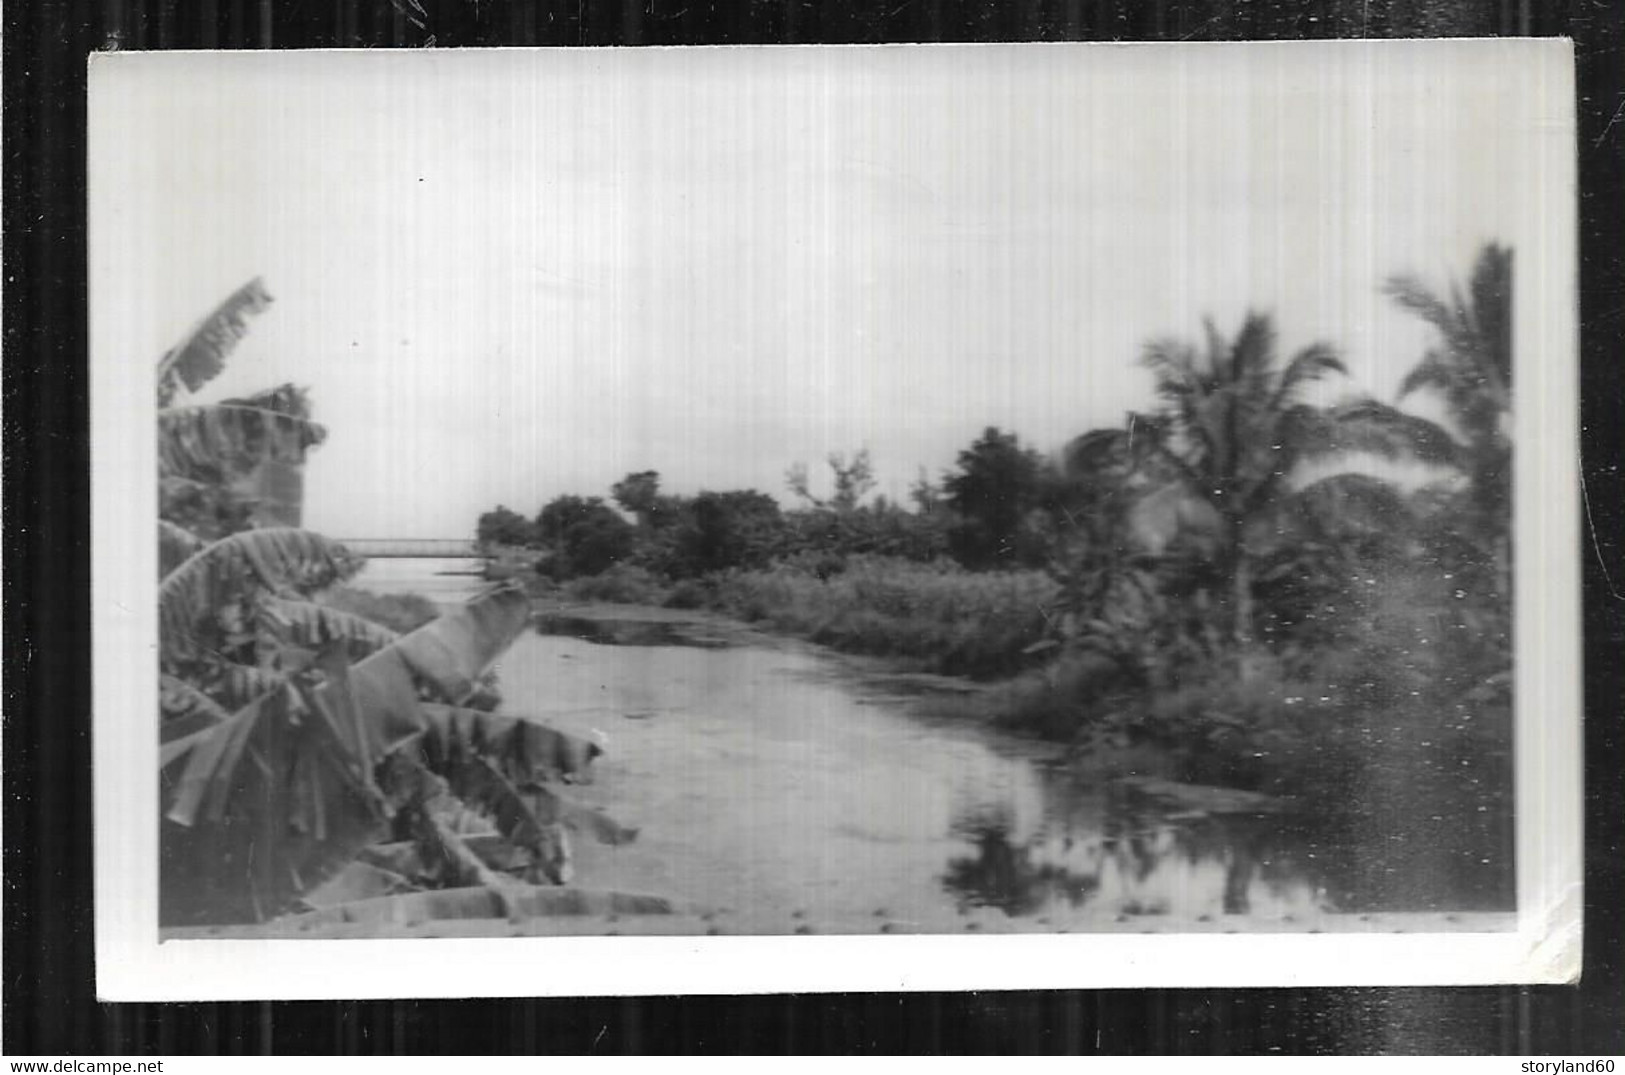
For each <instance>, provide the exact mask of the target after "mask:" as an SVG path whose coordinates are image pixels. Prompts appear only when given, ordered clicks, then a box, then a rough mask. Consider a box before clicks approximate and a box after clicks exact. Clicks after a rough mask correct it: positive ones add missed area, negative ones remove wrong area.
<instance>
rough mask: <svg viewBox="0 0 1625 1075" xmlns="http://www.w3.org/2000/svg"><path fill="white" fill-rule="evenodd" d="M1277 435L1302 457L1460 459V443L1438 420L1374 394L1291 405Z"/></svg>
mask: <svg viewBox="0 0 1625 1075" xmlns="http://www.w3.org/2000/svg"><path fill="white" fill-rule="evenodd" d="M1280 435H1281V438H1282V440H1283V441H1286V442H1288V443H1290V445H1291V447H1292V449H1293V450H1294V451H1295V452H1296V453H1297V454H1300V455H1304V456H1328V455H1341V454H1346V453H1350V452H1364V453H1370V454H1372V455H1378V456H1382V457H1383V458H1385V459H1415V460H1417V461H1418V462H1422V463H1431V464H1435V465H1438V466H1455V465H1458V464H1459V462H1460V458H1461V446H1460V445H1459V444H1457V443H1456V441H1455V439H1454V438H1453V437H1451V436H1450V434H1449V433H1448V432H1446V431H1445V430H1444V429H1443V428H1442V427H1440V426H1439V425H1438V424H1436V423H1434V422H1430V421H1428V420H1427V419H1426V418H1419V417H1417V416H1416V415H1413V414H1407V413H1406V412H1404V411H1402V410H1399V409H1398V408H1397V407H1390V406H1389V405H1387V404H1385V403H1379V402H1378V401H1376V400H1374V399H1363V400H1356V401H1354V402H1351V403H1344V404H1340V405H1338V406H1336V407H1332V408H1329V409H1326V410H1316V409H1315V408H1311V407H1304V406H1298V407H1294V408H1291V409H1290V410H1289V411H1288V412H1287V414H1286V415H1284V416H1283V420H1282V425H1281V434H1280Z"/></svg>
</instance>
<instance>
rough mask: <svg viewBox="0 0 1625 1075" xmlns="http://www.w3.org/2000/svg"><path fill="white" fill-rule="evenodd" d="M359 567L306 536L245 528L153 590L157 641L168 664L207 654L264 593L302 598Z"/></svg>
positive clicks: (344, 553) (332, 546) (338, 549)
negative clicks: (156, 611)
mask: <svg viewBox="0 0 1625 1075" xmlns="http://www.w3.org/2000/svg"><path fill="white" fill-rule="evenodd" d="M360 566H361V564H360V561H359V560H358V559H357V558H356V557H354V556H352V555H351V554H350V553H349V552H348V550H346V549H345V548H344V546H342V545H340V544H338V543H337V542H334V541H330V540H328V539H327V538H324V537H322V536H321V535H319V534H313V533H311V532H310V531H307V530H296V529H292V528H286V527H279V528H273V529H266V530H246V531H243V532H242V533H239V534H233V535H232V536H230V537H228V538H224V539H222V540H220V541H217V542H215V543H214V544H212V545H209V546H208V547H207V548H204V549H202V550H201V551H199V552H197V553H195V554H194V555H192V556H190V557H188V558H187V559H186V561H185V562H184V563H182V564H181V565H180V566H179V567H177V568H175V570H173V571H171V572H170V573H169V574H168V575H166V576H165V577H164V580H163V582H162V583H161V584H160V586H159V590H158V604H159V620H158V623H159V637H160V639H161V640H162V643H163V653H164V656H165V658H166V659H180V658H188V657H197V656H207V655H209V654H212V653H215V652H218V651H219V650H220V649H221V648H222V643H221V641H220V635H221V634H222V633H224V632H229V631H231V630H232V629H233V628H234V627H238V626H239V621H240V620H242V619H244V618H247V617H250V616H252V615H253V613H254V611H255V605H254V602H255V601H256V600H257V599H258V598H259V597H260V596H262V595H266V594H290V595H291V594H303V593H310V592H313V591H315V590H318V589H321V588H323V587H326V586H330V585H332V584H333V583H335V582H341V581H343V580H344V579H347V578H349V577H350V576H351V575H353V574H355V572H356V571H357V570H359V569H360Z"/></svg>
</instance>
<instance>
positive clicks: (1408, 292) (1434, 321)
mask: <svg viewBox="0 0 1625 1075" xmlns="http://www.w3.org/2000/svg"><path fill="white" fill-rule="evenodd" d="M1382 291H1383V294H1385V295H1387V296H1388V297H1389V298H1390V299H1392V300H1393V301H1394V302H1395V304H1397V305H1398V306H1399V307H1400V308H1401V309H1404V310H1408V311H1410V312H1411V313H1413V314H1415V315H1416V316H1417V317H1420V318H1421V319H1422V320H1423V321H1426V322H1427V323H1428V324H1430V325H1432V326H1433V327H1434V328H1435V329H1437V330H1438V331H1439V334H1440V335H1442V336H1444V337H1445V338H1446V339H1447V340H1451V339H1455V338H1456V337H1457V336H1458V335H1459V334H1460V331H1461V326H1460V325H1458V324H1457V323H1456V318H1455V315H1454V314H1453V313H1452V312H1451V309H1450V307H1449V306H1448V305H1446V304H1445V303H1444V301H1443V300H1441V299H1440V298H1439V297H1438V296H1437V295H1435V294H1434V293H1433V289H1432V288H1430V287H1428V285H1427V284H1426V282H1424V281H1423V280H1421V279H1420V278H1418V277H1416V276H1412V275H1409V274H1404V273H1402V274H1400V275H1397V276H1392V277H1389V278H1388V281H1387V282H1386V283H1385V284H1383V287H1382Z"/></svg>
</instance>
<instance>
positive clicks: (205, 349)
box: [158, 276, 272, 407]
mask: <svg viewBox="0 0 1625 1075" xmlns="http://www.w3.org/2000/svg"><path fill="white" fill-rule="evenodd" d="M271 301H272V299H271V294H270V292H268V291H266V290H265V284H264V282H263V281H262V280H260V278H259V277H257V276H256V277H255V278H254V279H252V280H250V281H249V282H248V283H246V284H244V285H243V286H242V287H240V288H238V289H237V290H236V291H234V292H232V293H231V295H230V296H229V297H228V298H227V299H226V301H225V302H222V303H221V304H220V305H219V306H218V307H216V308H215V310H214V311H213V312H212V313H210V314H209V316H208V317H206V318H204V319H203V320H202V321H201V322H199V323H198V324H197V326H196V327H195V328H193V329H192V331H191V332H190V333H188V334H187V336H186V338H185V339H183V340H182V341H181V342H180V343H178V344H176V345H175V346H174V347H172V348H170V350H169V352H168V353H167V354H165V355H164V357H163V359H162V360H161V361H159V363H158V406H160V407H167V406H169V404H170V401H171V400H173V399H174V398H175V393H176V391H178V390H179V388H180V387H181V386H183V385H184V386H185V388H186V390H187V391H188V392H196V391H197V390H198V389H199V388H202V387H203V386H204V385H205V384H208V383H209V381H211V380H213V379H214V377H215V375H216V374H218V373H219V372H220V371H221V370H222V369H224V368H225V364H226V358H227V356H228V355H230V354H231V352H232V351H233V350H234V349H235V348H236V346H237V344H238V343H239V342H241V340H242V338H243V337H244V336H246V335H247V334H248V318H249V317H250V316H251V315H253V314H258V313H261V312H262V311H264V310H265V309H266V308H267V307H269V306H270V305H271Z"/></svg>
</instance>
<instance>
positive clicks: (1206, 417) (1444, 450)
mask: <svg viewBox="0 0 1625 1075" xmlns="http://www.w3.org/2000/svg"><path fill="white" fill-rule="evenodd" d="M1142 362H1143V364H1144V365H1145V367H1146V368H1147V369H1149V370H1150V371H1151V374H1152V376H1153V378H1154V381H1155V390H1156V394H1157V397H1158V399H1159V400H1160V402H1161V404H1162V406H1161V407H1160V409H1159V410H1158V411H1157V412H1156V413H1155V414H1153V415H1151V416H1131V418H1130V426H1129V430H1128V431H1127V434H1126V435H1127V437H1128V438H1129V439H1130V441H1131V442H1132V443H1133V444H1134V446H1135V449H1134V450H1135V453H1136V457H1137V458H1138V459H1140V460H1141V461H1142V465H1145V466H1148V467H1151V468H1153V470H1154V471H1155V472H1157V473H1159V474H1160V475H1161V476H1162V477H1163V478H1164V479H1165V480H1166V482H1167V483H1168V484H1170V485H1172V486H1174V487H1175V488H1177V489H1179V490H1180V491H1181V492H1182V493H1183V494H1184V495H1185V496H1186V497H1188V498H1190V499H1191V500H1192V501H1194V502H1195V504H1196V505H1198V506H1199V508H1200V509H1201V510H1202V511H1203V513H1205V514H1206V515H1207V516H1208V518H1209V525H1208V526H1207V527H1206V528H1205V529H1207V530H1208V535H1209V536H1208V555H1209V556H1210V558H1211V560H1212V562H1213V566H1214V568H1215V569H1216V573H1217V574H1218V576H1219V577H1220V578H1222V579H1223V580H1225V588H1226V589H1227V590H1228V593H1225V594H1220V595H1219V597H1220V600H1221V602H1222V603H1224V604H1227V605H1228V606H1229V617H1228V618H1229V623H1228V629H1229V635H1230V640H1231V642H1232V643H1233V644H1234V646H1235V648H1236V649H1237V651H1238V653H1239V654H1240V655H1241V656H1242V659H1243V665H1242V667H1243V669H1245V668H1246V663H1245V661H1246V654H1247V652H1248V651H1249V650H1250V649H1251V647H1252V643H1253V621H1254V604H1253V584H1254V576H1255V569H1256V563H1257V559H1258V556H1259V555H1260V553H1261V552H1262V551H1263V546H1264V544H1265V542H1266V539H1267V535H1268V533H1270V532H1271V528H1270V524H1271V523H1272V522H1273V521H1274V519H1275V513H1276V511H1277V509H1278V508H1279V507H1280V506H1281V505H1282V504H1283V503H1285V502H1286V501H1287V500H1288V499H1289V498H1291V497H1292V496H1295V495H1297V492H1298V490H1296V489H1295V488H1294V487H1293V485H1292V478H1293V475H1294V472H1295V471H1296V470H1297V467H1298V464H1299V463H1300V462H1302V461H1304V460H1306V459H1310V458H1313V457H1326V456H1334V455H1341V454H1346V453H1357V452H1367V453H1377V454H1380V455H1383V456H1387V457H1390V458H1399V457H1403V456H1415V457H1420V458H1423V459H1433V460H1439V459H1442V458H1449V457H1451V454H1452V448H1453V446H1452V444H1451V442H1450V440H1449V438H1448V437H1444V436H1442V435H1440V433H1439V431H1438V430H1436V428H1435V427H1433V426H1432V425H1431V424H1430V423H1426V422H1422V421H1421V420H1419V419H1414V418H1412V417H1410V416H1408V415H1405V414H1403V413H1402V412H1399V411H1397V410H1395V409H1393V408H1391V407H1387V406H1384V405H1383V404H1380V403H1377V402H1376V401H1374V400H1369V399H1361V400H1356V401H1353V402H1348V403H1344V404H1340V405H1338V406H1334V407H1330V408H1320V407H1316V406H1313V405H1311V404H1309V403H1308V402H1306V401H1305V400H1304V398H1303V394H1304V390H1305V389H1307V388H1308V387H1309V386H1310V385H1313V384H1315V383H1317V382H1319V381H1321V380H1323V379H1324V378H1325V377H1327V376H1328V375H1330V374H1334V373H1342V374H1346V373H1347V370H1346V369H1345V368H1344V366H1343V363H1342V361H1341V359H1339V357H1338V356H1337V354H1336V352H1335V351H1334V350H1333V349H1332V348H1331V347H1330V346H1329V345H1327V344H1324V343H1316V344H1313V345H1311V346H1309V347H1306V348H1304V349H1303V350H1301V351H1299V352H1297V353H1296V354H1294V355H1293V356H1292V357H1291V358H1290V359H1289V360H1287V361H1286V362H1285V363H1284V364H1282V363H1280V362H1279V361H1278V359H1277V356H1276V337H1275V328H1274V326H1273V324H1272V323H1271V320H1270V318H1269V316H1268V315H1266V314H1262V313H1257V312H1252V313H1249V314H1248V315H1247V316H1246V318H1245V319H1244V320H1243V322H1242V325H1241V328H1240V330H1239V331H1238V332H1237V334H1236V336H1235V337H1234V339H1229V340H1227V339H1225V338H1224V337H1223V336H1222V335H1221V334H1220V333H1219V332H1218V330H1217V329H1216V328H1215V327H1214V325H1213V324H1212V322H1208V324H1207V331H1206V341H1205V347H1203V348H1200V349H1199V348H1198V347H1196V346H1195V345H1192V344H1190V343H1187V342H1185V341H1182V340H1177V339H1160V340H1154V341H1152V342H1151V343H1150V344H1148V345H1147V346H1146V348H1145V352H1144V355H1143V357H1142Z"/></svg>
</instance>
